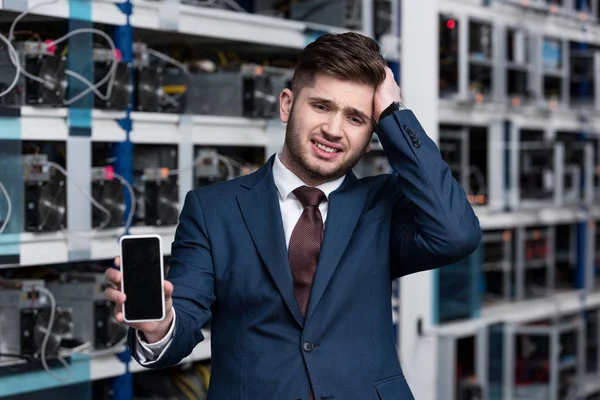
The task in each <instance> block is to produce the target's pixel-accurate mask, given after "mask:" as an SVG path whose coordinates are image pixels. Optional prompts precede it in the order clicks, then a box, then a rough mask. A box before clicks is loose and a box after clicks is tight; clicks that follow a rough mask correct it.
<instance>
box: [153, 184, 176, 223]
mask: <svg viewBox="0 0 600 400" xmlns="http://www.w3.org/2000/svg"><path fill="white" fill-rule="evenodd" d="M157 189H158V193H157V196H156V199H157V220H158V221H157V222H158V224H161V225H165V224H166V225H174V224H176V223H177V219H178V217H179V202H178V198H179V186H178V185H177V182H172V181H171V182H162V184H159V185H158V186H157Z"/></svg>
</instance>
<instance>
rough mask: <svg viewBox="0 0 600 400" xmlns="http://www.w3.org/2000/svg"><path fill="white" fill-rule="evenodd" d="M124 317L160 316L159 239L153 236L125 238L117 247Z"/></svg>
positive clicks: (144, 317)
mask: <svg viewBox="0 0 600 400" xmlns="http://www.w3.org/2000/svg"><path fill="white" fill-rule="evenodd" d="M121 252H122V255H123V258H122V259H121V265H122V267H121V270H122V272H123V280H124V292H125V295H126V299H125V318H126V319H128V320H144V319H159V318H161V317H162V307H163V304H162V303H163V298H162V285H163V282H162V279H161V278H162V277H161V259H160V257H161V256H160V241H159V240H158V239H157V238H133V239H125V240H123V242H122V249H121Z"/></svg>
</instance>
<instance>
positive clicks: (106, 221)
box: [92, 167, 127, 228]
mask: <svg viewBox="0 0 600 400" xmlns="http://www.w3.org/2000/svg"><path fill="white" fill-rule="evenodd" d="M112 172H113V168H112V167H93V168H92V197H93V198H94V200H96V201H97V202H98V203H100V204H101V205H102V206H103V207H104V208H106V209H107V210H108V212H109V213H110V217H109V216H107V215H106V213H105V212H103V211H102V210H100V209H99V208H98V207H93V208H92V227H94V228H97V227H103V228H110V227H112V228H116V227H120V226H123V221H124V218H125V210H126V208H127V207H126V204H125V190H126V189H125V188H124V187H123V184H122V183H121V182H120V181H118V180H117V179H114V178H113V176H111V174H112Z"/></svg>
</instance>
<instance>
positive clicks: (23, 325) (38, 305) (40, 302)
mask: <svg viewBox="0 0 600 400" xmlns="http://www.w3.org/2000/svg"><path fill="white" fill-rule="evenodd" d="M44 287H45V283H44V281H43V280H24V281H8V282H6V281H5V282H2V285H0V354H10V355H15V356H20V357H24V358H37V357H39V355H40V351H41V350H42V344H43V340H44V337H45V336H46V332H47V331H48V329H50V332H51V335H50V336H49V339H48V342H47V344H46V349H45V355H46V356H47V357H49V358H50V357H52V356H54V355H56V354H57V353H58V350H59V349H60V347H61V342H62V340H63V339H64V338H67V337H72V334H73V325H72V314H71V310H70V309H69V308H68V307H65V308H62V307H56V309H55V316H54V321H53V324H52V326H51V327H49V324H50V310H51V302H50V300H49V298H48V296H47V295H46V294H45V293H43V292H42V291H41V290H40V289H43V288H44Z"/></svg>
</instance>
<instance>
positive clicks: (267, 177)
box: [237, 157, 304, 326]
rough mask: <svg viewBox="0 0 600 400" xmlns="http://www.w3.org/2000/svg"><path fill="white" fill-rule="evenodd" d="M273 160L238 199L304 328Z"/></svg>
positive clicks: (271, 271)
mask: <svg viewBox="0 0 600 400" xmlns="http://www.w3.org/2000/svg"><path fill="white" fill-rule="evenodd" d="M272 163H273V157H271V158H270V159H269V161H268V162H267V163H266V164H265V165H264V166H263V167H262V168H261V169H260V170H259V171H257V172H255V173H254V174H253V175H252V176H249V178H250V179H249V180H248V181H247V183H245V184H244V186H246V187H247V188H248V189H249V190H248V191H247V192H246V193H244V194H242V195H238V196H237V200H238V204H239V206H240V209H241V211H242V214H243V216H244V220H245V222H246V226H247V227H248V231H249V232H250V235H251V236H252V240H253V241H254V244H255V245H256V248H257V249H258V252H259V253H260V256H261V257H262V260H263V262H264V263H265V265H266V267H267V269H268V270H269V273H270V274H271V277H272V278H273V281H275V285H276V286H277V289H278V290H279V292H280V293H281V296H282V297H283V299H284V300H285V303H286V304H287V306H288V308H289V309H290V311H291V313H292V314H293V315H294V318H295V319H296V321H297V322H298V324H299V325H300V326H303V325H304V321H303V318H302V314H301V313H300V308H299V307H298V302H297V301H296V297H295V296H294V284H293V280H292V273H291V271H290V267H289V262H288V255H287V250H286V245H285V235H284V231H283V222H282V219H281V210H280V207H279V200H278V193H277V188H276V186H275V182H274V181H273V176H272V174H271V172H272Z"/></svg>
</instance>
